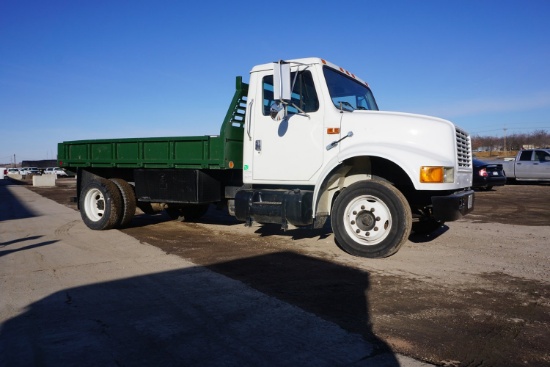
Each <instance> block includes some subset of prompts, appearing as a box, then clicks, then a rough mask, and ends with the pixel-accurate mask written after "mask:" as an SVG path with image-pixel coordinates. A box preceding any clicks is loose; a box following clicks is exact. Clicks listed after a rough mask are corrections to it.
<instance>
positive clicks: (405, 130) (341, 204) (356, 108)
mask: <svg viewBox="0 0 550 367" xmlns="http://www.w3.org/2000/svg"><path fill="white" fill-rule="evenodd" d="M58 163H59V166H60V167H63V168H65V169H69V170H72V171H76V172H77V202H78V207H79V210H80V213H81V216H82V219H83V221H84V223H85V224H86V225H87V226H88V227H89V228H91V229H94V230H107V229H112V228H119V227H124V226H127V225H128V224H129V223H130V221H131V220H132V217H133V216H134V214H135V211H136V207H139V208H140V209H141V210H142V211H144V212H145V213H154V212H157V211H159V210H165V211H166V212H167V213H168V214H169V215H170V216H171V217H173V218H179V219H180V220H197V219H199V218H200V217H201V216H202V215H204V214H205V213H206V211H207V209H208V207H209V206H210V205H211V204H216V205H218V206H220V207H226V208H227V210H228V213H229V214H230V215H233V216H235V217H236V218H237V219H238V220H240V221H242V222H244V223H245V225H251V224H252V222H253V221H255V222H258V223H261V224H268V223H276V224H279V225H281V228H282V229H284V230H286V229H288V228H289V227H292V228H322V227H323V226H324V225H325V223H326V221H327V219H330V224H331V226H332V231H333V233H334V237H335V242H336V243H337V245H338V246H339V247H340V248H341V249H343V250H344V251H346V252H348V253H350V254H352V255H355V256H361V257H368V258H382V257H387V256H390V255H392V254H394V253H396V252H397V251H398V250H399V248H400V247H401V246H402V245H403V244H404V243H405V242H406V241H407V239H408V237H409V235H410V233H411V230H413V231H415V232H419V233H420V232H422V233H425V232H430V231H433V230H436V229H437V228H438V227H440V226H441V225H442V224H443V223H445V222H446V221H453V220H456V219H459V218H461V217H462V216H463V215H466V214H468V213H470V212H471V211H472V210H473V208H474V192H473V191H472V190H471V185H472V151H471V139H470V136H469V134H468V133H467V132H466V131H464V130H462V129H461V128H459V127H458V126H455V125H454V124H453V123H451V122H450V121H447V120H443V119H439V118H435V117H429V116H422V115H414V114H407V113H400V112H389V111H380V110H379V109H378V105H377V103H376V100H375V98H374V95H373V93H372V91H371V89H370V87H369V85H368V84H367V83H366V82H365V81H363V80H362V79H360V78H359V77H358V76H356V75H355V74H353V73H351V72H349V71H347V70H345V69H343V68H341V67H339V66H337V65H335V64H333V63H330V62H328V61H326V60H324V59H321V58H306V59H295V60H287V61H283V60H280V61H277V62H271V63H267V64H263V65H258V66H255V67H253V68H252V70H251V72H250V81H249V83H248V84H247V83H244V82H243V81H242V77H237V79H236V91H235V94H234V96H233V99H232V101H231V104H230V106H229V109H228V112H227V114H226V116H225V119H224V121H223V123H222V126H221V128H220V133H219V135H217V136H193V137H159V138H127V139H102V140H79V141H65V142H62V143H59V144H58Z"/></svg>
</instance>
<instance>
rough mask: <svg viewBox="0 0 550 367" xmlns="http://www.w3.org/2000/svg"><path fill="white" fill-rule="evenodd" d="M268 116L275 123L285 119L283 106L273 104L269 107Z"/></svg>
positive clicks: (281, 104) (276, 103)
mask: <svg viewBox="0 0 550 367" xmlns="http://www.w3.org/2000/svg"><path fill="white" fill-rule="evenodd" d="M269 115H270V116H271V118H272V119H273V120H275V121H281V120H282V119H284V118H285V105H284V104H283V103H282V102H273V103H272V104H271V106H270V107H269Z"/></svg>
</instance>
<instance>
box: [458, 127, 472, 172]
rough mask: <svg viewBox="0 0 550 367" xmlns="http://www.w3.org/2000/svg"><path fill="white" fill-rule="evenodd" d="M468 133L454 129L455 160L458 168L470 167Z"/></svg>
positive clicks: (470, 145)
mask: <svg viewBox="0 0 550 367" xmlns="http://www.w3.org/2000/svg"><path fill="white" fill-rule="evenodd" d="M471 142H472V141H471V139H470V136H469V135H468V133H466V132H465V131H463V130H461V129H459V128H456V159H457V161H458V167H468V168H470V167H472V144H471Z"/></svg>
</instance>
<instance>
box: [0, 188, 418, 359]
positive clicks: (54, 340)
mask: <svg viewBox="0 0 550 367" xmlns="http://www.w3.org/2000/svg"><path fill="white" fill-rule="evenodd" d="M137 220H138V221H139V218H137ZM153 223H154V222H153ZM279 256H285V254H284V253H283V254H277V255H273V256H272V255H259V256H258V257H256V258H254V257H253V258H241V259H239V260H238V261H235V260H231V259H228V260H227V261H225V262H221V263H219V264H218V265H220V266H224V265H226V266H229V267H233V266H237V267H240V266H244V267H246V264H249V265H250V264H254V263H256V262H258V261H259V262H262V261H268V262H270V261H277V259H278V257H279ZM288 256H291V257H294V258H295V259H296V261H298V262H299V261H307V262H310V263H313V264H315V266H316V267H318V268H319V270H320V271H324V270H327V271H330V270H333V269H334V268H335V267H336V269H338V268H339V266H338V265H330V264H327V263H325V262H323V261H320V260H318V259H315V258H311V257H307V256H303V255H299V254H294V255H288ZM353 274H354V275H355V276H356V277H357V278H360V277H361V276H363V277H364V276H365V274H362V273H360V272H356V271H354V272H353ZM245 283H246V282H242V281H239V280H235V279H231V278H230V277H227V276H224V275H221V274H219V273H215V272H213V271H211V270H209V269H207V268H205V267H203V266H199V265H197V264H194V263H192V262H190V261H188V260H184V259H182V258H181V257H180V256H175V255H171V254H167V253H166V252H165V251H163V250H159V249H158V248H156V247H154V246H150V245H148V244H145V243H142V242H140V241H139V240H136V239H134V238H133V237H131V236H129V235H127V234H125V233H123V232H120V231H114V230H113V231H105V232H93V231H90V230H88V229H87V228H86V227H85V226H84V225H83V223H82V222H81V220H80V216H79V214H78V212H76V211H74V210H72V209H70V208H68V207H66V206H63V205H60V204H58V203H55V202H53V201H51V200H48V199H46V198H44V197H42V196H40V195H38V194H36V193H34V192H31V191H29V190H28V189H27V188H26V187H24V186H21V185H6V182H5V181H3V182H1V183H0V294H1V297H0V321H1V328H0V366H344V365H345V366H398V365H401V366H425V365H426V364H424V363H421V362H418V361H415V360H413V359H411V358H408V357H404V356H401V355H398V354H396V353H395V352H394V351H393V350H392V349H391V348H390V347H389V346H388V345H387V343H385V342H384V341H383V340H382V339H379V338H377V337H375V336H374V334H372V335H371V337H370V338H369V339H368V340H367V338H365V337H364V336H363V335H361V333H354V332H351V331H349V330H346V329H345V328H343V327H341V326H340V325H338V324H337V323H336V322H332V321H330V320H327V319H326V318H323V317H320V316H318V315H316V314H315V313H313V312H310V311H308V310H305V309H303V308H301V307H299V306H297V305H295V304H292V303H291V302H287V301H286V300H284V299H281V298H277V297H273V296H270V295H269V294H266V293H263V292H261V291H258V290H256V289H254V287H251V286H250V285H248V284H245ZM363 285H364V286H365V285H366V284H363ZM364 291H365V290H364V289H363V290H362V291H361V292H362V297H361V294H357V295H356V296H357V300H358V301H360V304H361V305H362V307H365V306H366V305H365V300H364ZM360 298H363V300H360Z"/></svg>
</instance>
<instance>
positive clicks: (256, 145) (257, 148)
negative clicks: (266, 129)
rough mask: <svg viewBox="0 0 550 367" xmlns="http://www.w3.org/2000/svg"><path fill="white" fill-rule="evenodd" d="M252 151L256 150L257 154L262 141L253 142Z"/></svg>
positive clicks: (260, 148)
mask: <svg viewBox="0 0 550 367" xmlns="http://www.w3.org/2000/svg"><path fill="white" fill-rule="evenodd" d="M254 149H256V151H258V152H261V151H262V141H261V140H256V141H255V144H254Z"/></svg>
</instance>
